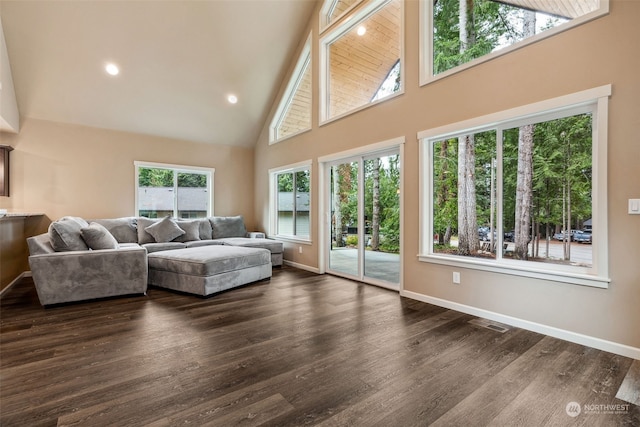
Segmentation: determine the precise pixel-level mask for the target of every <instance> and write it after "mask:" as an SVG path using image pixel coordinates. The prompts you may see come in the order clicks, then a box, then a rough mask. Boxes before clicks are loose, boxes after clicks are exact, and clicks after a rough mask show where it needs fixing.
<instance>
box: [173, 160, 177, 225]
mask: <svg viewBox="0 0 640 427" xmlns="http://www.w3.org/2000/svg"><path fill="white" fill-rule="evenodd" d="M173 217H174V218H178V171H177V170H175V169H174V171H173Z"/></svg>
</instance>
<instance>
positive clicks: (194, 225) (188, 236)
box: [173, 219, 200, 243]
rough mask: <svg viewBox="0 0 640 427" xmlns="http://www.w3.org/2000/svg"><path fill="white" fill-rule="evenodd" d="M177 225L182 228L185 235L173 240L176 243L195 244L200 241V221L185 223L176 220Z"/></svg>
mask: <svg viewBox="0 0 640 427" xmlns="http://www.w3.org/2000/svg"><path fill="white" fill-rule="evenodd" d="M175 221H176V224H178V227H180V228H181V229H182V230H183V231H184V234H183V235H182V236H178V237H176V238H175V239H173V241H174V242H183V243H184V242H193V241H194V240H200V221H198V220H195V221H193V220H192V221H184V220H179V219H176V220H175Z"/></svg>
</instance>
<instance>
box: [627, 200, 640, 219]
mask: <svg viewBox="0 0 640 427" xmlns="http://www.w3.org/2000/svg"><path fill="white" fill-rule="evenodd" d="M629 215H640V199H629Z"/></svg>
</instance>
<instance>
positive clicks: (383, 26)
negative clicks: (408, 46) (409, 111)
mask: <svg viewBox="0 0 640 427" xmlns="http://www.w3.org/2000/svg"><path fill="white" fill-rule="evenodd" d="M402 5H403V2H402V0H374V1H370V2H368V3H365V4H363V6H361V7H359V8H357V9H355V11H354V12H352V13H351V14H350V15H348V16H346V17H345V18H344V19H342V20H341V21H340V22H338V23H337V24H336V25H337V26H336V27H335V28H333V29H332V30H331V31H330V32H329V33H328V34H326V35H325V36H324V37H323V38H322V40H321V41H320V62H321V66H320V73H321V75H320V98H321V99H320V122H321V123H323V122H326V121H328V120H331V119H335V118H338V117H342V116H344V115H346V114H349V113H352V112H354V111H358V110H360V109H362V108H366V107H367V106H369V105H373V104H374V103H376V102H379V101H381V100H383V99H387V98H389V97H391V96H393V95H395V94H398V93H401V92H402V89H403V84H404V83H403V78H402V75H403V69H402V39H403V26H402V21H403V19H402V13H403V12H402V11H403V8H402Z"/></svg>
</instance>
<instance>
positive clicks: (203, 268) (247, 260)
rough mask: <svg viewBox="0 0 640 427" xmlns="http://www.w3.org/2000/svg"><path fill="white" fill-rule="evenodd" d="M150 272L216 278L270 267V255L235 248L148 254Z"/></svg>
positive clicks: (208, 247) (253, 250) (260, 250)
mask: <svg viewBox="0 0 640 427" xmlns="http://www.w3.org/2000/svg"><path fill="white" fill-rule="evenodd" d="M148 262H149V268H150V269H154V270H160V271H171V272H174V273H179V274H187V275H192V276H213V275H215V274H220V273H225V272H228V271H236V270H242V269H245V268H250V267H253V266H257V265H265V264H271V254H269V251H267V250H264V249H258V248H240V247H232V246H217V245H214V246H203V247H199V248H189V249H180V250H174V251H162V252H155V253H153V254H149V257H148Z"/></svg>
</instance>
